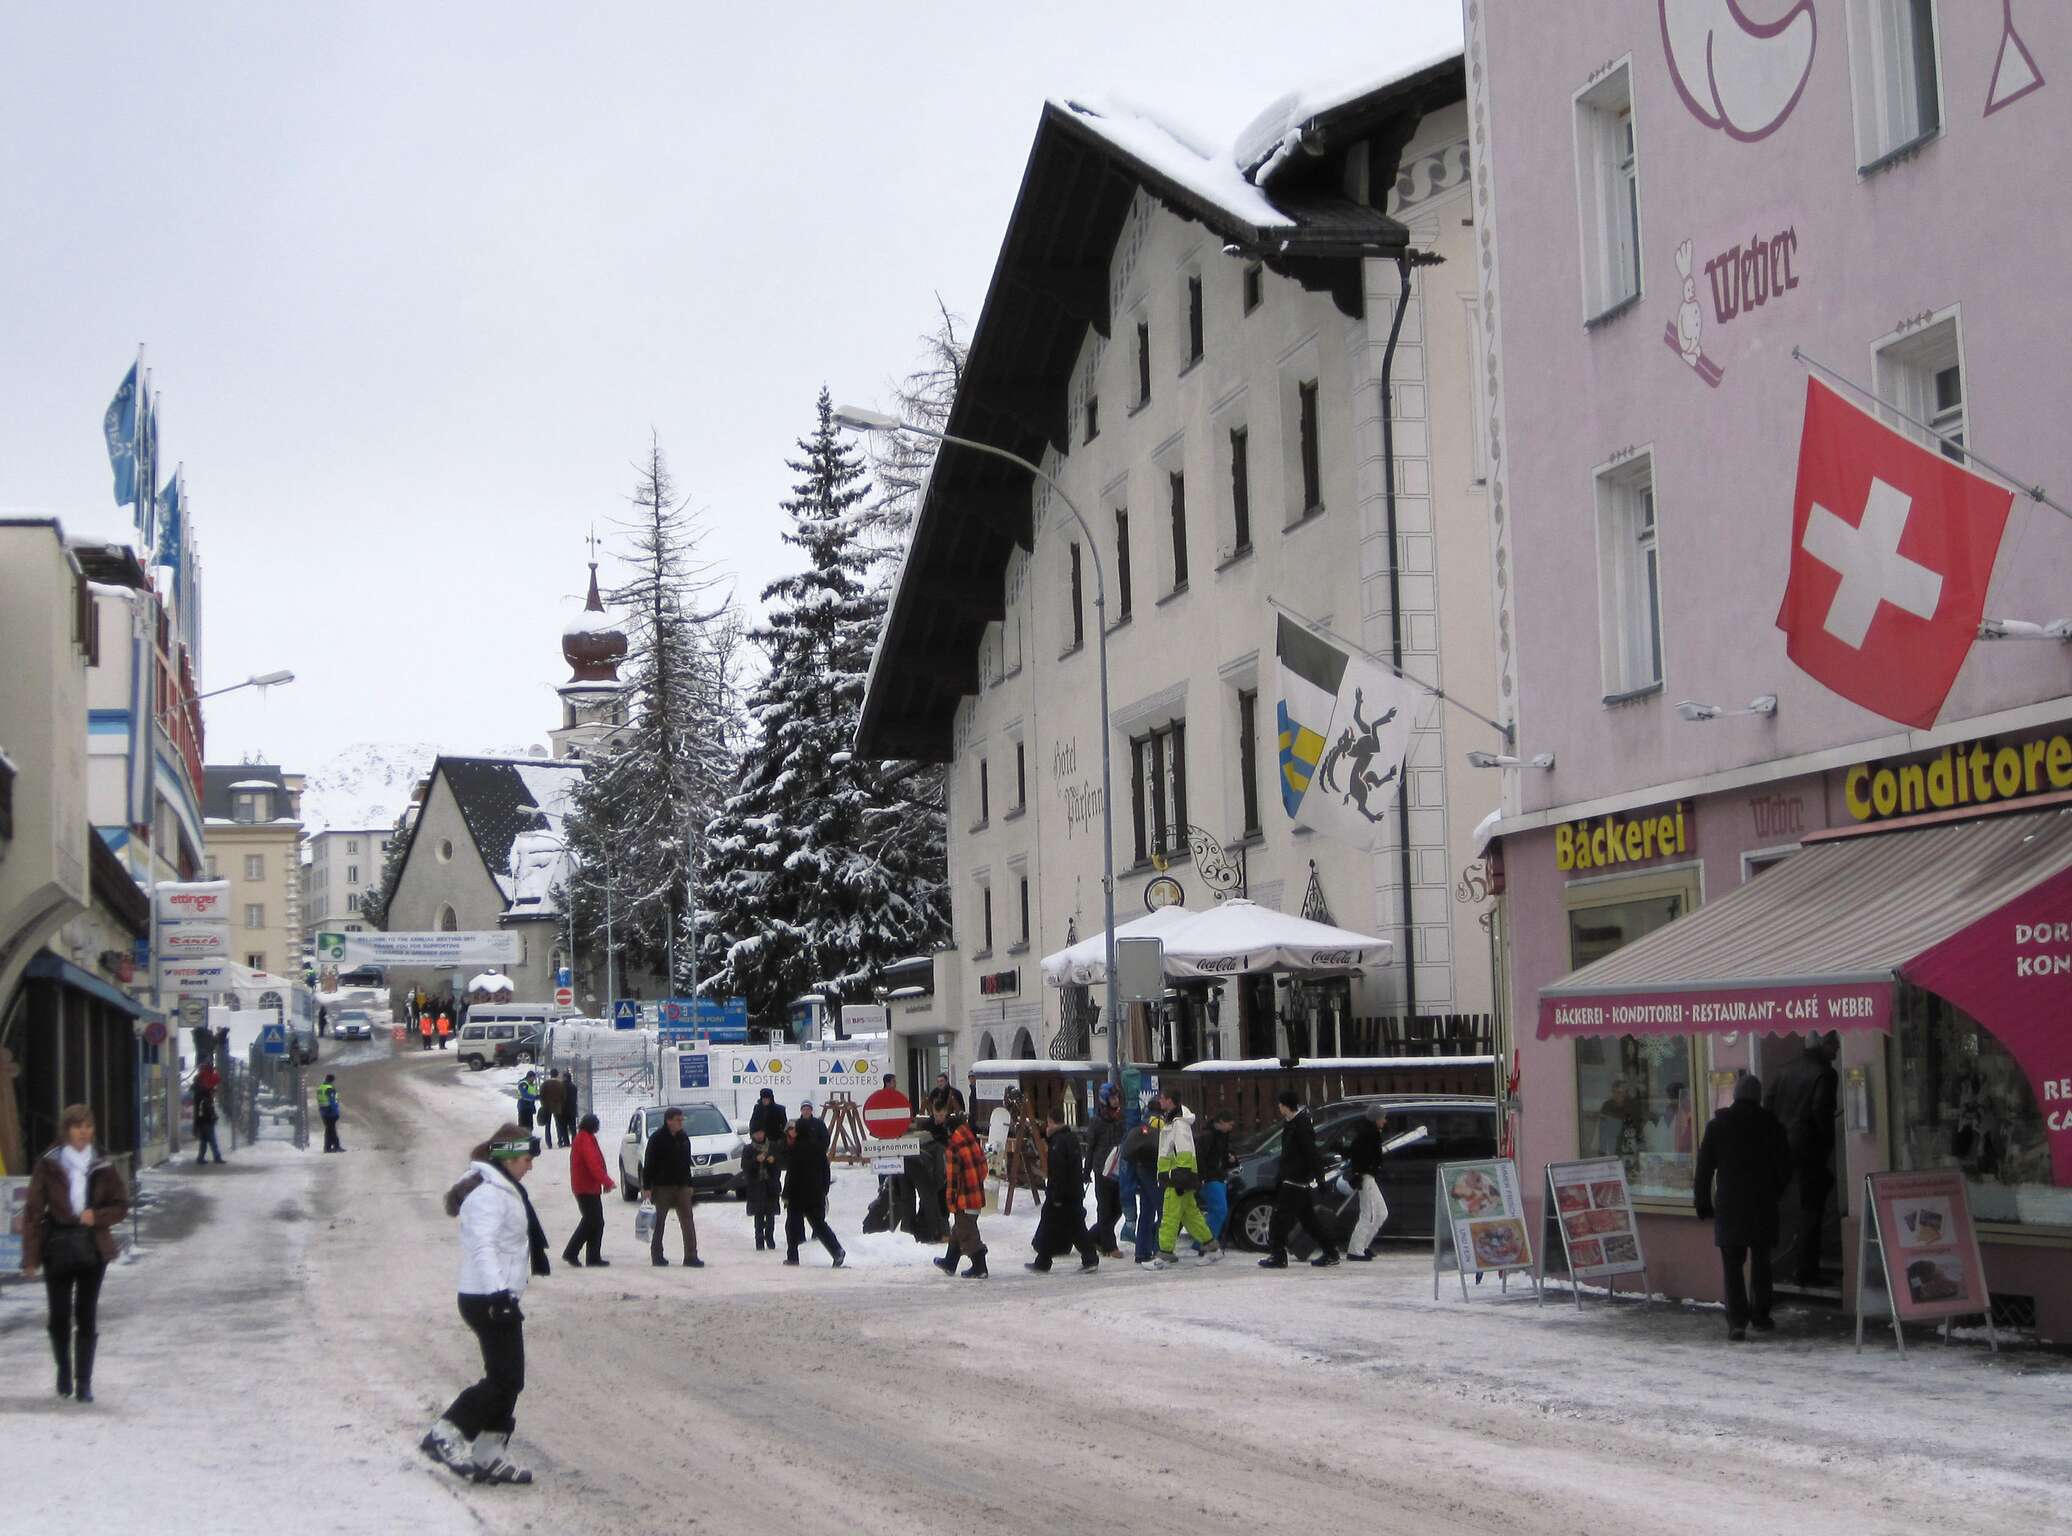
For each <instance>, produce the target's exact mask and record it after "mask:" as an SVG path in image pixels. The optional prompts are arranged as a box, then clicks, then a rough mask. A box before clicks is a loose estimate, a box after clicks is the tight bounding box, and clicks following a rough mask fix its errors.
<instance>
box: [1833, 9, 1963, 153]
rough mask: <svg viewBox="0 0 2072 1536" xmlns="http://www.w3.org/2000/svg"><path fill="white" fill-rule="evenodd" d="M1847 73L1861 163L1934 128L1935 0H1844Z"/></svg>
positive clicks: (1938, 123)
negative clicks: (1852, 93)
mask: <svg viewBox="0 0 2072 1536" xmlns="http://www.w3.org/2000/svg"><path fill="white" fill-rule="evenodd" d="M1849 74H1850V78H1851V80H1852V82H1853V85H1854V89H1855V94H1856V163H1857V165H1858V167H1860V168H1861V169H1863V170H1870V169H1872V168H1874V167H1875V166H1877V165H1879V164H1880V163H1881V162H1883V161H1884V160H1886V159H1887V158H1888V157H1890V156H1892V155H1894V154H1897V153H1898V152H1899V151H1901V150H1903V149H1907V148H1909V147H1910V146H1912V145H1915V144H1918V143H1919V142H1921V140H1923V139H1927V138H1932V137H1933V136H1934V135H1935V134H1936V133H1938V132H1939V131H1940V130H1941V128H1942V79H1941V71H1940V70H1939V69H1938V68H1937V66H1936V35H1935V0H1849Z"/></svg>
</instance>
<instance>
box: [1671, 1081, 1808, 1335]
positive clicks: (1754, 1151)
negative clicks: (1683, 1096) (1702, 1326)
mask: <svg viewBox="0 0 2072 1536" xmlns="http://www.w3.org/2000/svg"><path fill="white" fill-rule="evenodd" d="M1762 1101H1763V1085H1762V1084H1761V1083H1760V1082H1758V1081H1757V1080H1756V1079H1755V1078H1753V1077H1749V1076H1746V1075H1744V1076H1743V1077H1742V1078H1741V1080H1740V1081H1739V1082H1737V1083H1736V1084H1735V1085H1734V1102H1733V1103H1732V1104H1729V1105H1728V1106H1727V1107H1726V1108H1725V1109H1723V1110H1721V1111H1720V1112H1719V1113H1718V1114H1716V1115H1714V1116H1713V1117H1712V1123H1711V1124H1710V1125H1708V1126H1706V1127H1705V1139H1704V1140H1703V1141H1701V1142H1700V1143H1699V1144H1698V1172H1697V1178H1696V1180H1695V1186H1696V1187H1695V1189H1694V1191H1693V1194H1694V1196H1695V1199H1696V1203H1697V1208H1698V1215H1699V1217H1700V1218H1701V1219H1703V1218H1705V1217H1708V1216H1709V1217H1711V1218H1712V1240H1713V1242H1714V1243H1715V1244H1716V1245H1717V1246H1718V1248H1719V1258H1720V1268H1721V1270H1722V1271H1723V1272H1724V1274H1725V1276H1726V1291H1727V1337H1728V1338H1729V1339H1730V1340H1732V1341H1733V1342H1735V1343H1737V1344H1738V1343H1740V1342H1741V1340H1743V1339H1745V1338H1747V1337H1748V1330H1749V1327H1750V1325H1751V1324H1752V1325H1753V1326H1754V1327H1755V1330H1756V1331H1757V1332H1758V1333H1768V1332H1769V1331H1770V1330H1771V1329H1772V1328H1774V1327H1775V1326H1776V1324H1775V1323H1773V1322H1771V1321H1770V1250H1771V1249H1772V1248H1774V1247H1776V1246H1777V1201H1778V1198H1779V1197H1780V1196H1781V1195H1783V1193H1784V1186H1785V1185H1786V1184H1787V1183H1789V1182H1790V1181H1791V1147H1790V1145H1789V1143H1788V1142H1787V1140H1786V1138H1785V1134H1784V1127H1783V1126H1782V1125H1780V1124H1778V1122H1777V1117H1776V1116H1775V1115H1773V1114H1771V1113H1770V1111H1769V1110H1767V1109H1765V1108H1764V1107H1763V1102H1762ZM1715 1186H1716V1187H1715ZM1744 1266H1745V1267H1746V1269H1747V1277H1746V1279H1745V1280H1744V1278H1743V1275H1742V1270H1743V1268H1744Z"/></svg>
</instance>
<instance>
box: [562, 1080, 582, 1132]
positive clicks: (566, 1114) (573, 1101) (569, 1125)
mask: <svg viewBox="0 0 2072 1536" xmlns="http://www.w3.org/2000/svg"><path fill="white" fill-rule="evenodd" d="M581 1097H582V1096H581V1094H580V1093H579V1092H578V1091H577V1089H576V1073H575V1068H573V1067H570V1068H569V1069H568V1070H567V1071H565V1072H563V1073H562V1074H561V1144H562V1145H563V1146H564V1147H568V1146H573V1145H575V1139H576V1122H577V1121H578V1120H580V1119H582V1118H583V1117H582V1114H581V1105H580V1104H579V1102H578V1101H579V1100H580V1098H581Z"/></svg>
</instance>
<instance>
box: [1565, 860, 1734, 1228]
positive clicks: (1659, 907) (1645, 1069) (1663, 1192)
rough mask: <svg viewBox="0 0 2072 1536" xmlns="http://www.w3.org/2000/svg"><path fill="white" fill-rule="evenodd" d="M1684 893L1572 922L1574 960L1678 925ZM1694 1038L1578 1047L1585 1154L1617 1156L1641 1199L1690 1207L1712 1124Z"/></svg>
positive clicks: (1587, 1041)
mask: <svg viewBox="0 0 2072 1536" xmlns="http://www.w3.org/2000/svg"><path fill="white" fill-rule="evenodd" d="M1688 902H1689V897H1688V896H1687V895H1686V894H1683V893H1669V894H1663V895H1650V896H1637V897H1630V898H1628V899H1626V900H1614V901H1608V902H1605V903H1602V904H1600V905H1596V906H1576V907H1574V908H1572V909H1571V911H1570V912H1569V915H1568V921H1569V961H1570V964H1571V965H1572V966H1575V967H1577V968H1580V967H1582V966H1585V965H1588V964H1589V963H1590V962H1591V961H1593V960H1598V959H1601V958H1603V957H1604V956H1605V955H1608V954H1610V953H1612V951H1614V950H1617V949H1621V948H1624V947H1625V946H1626V945H1628V944H1631V943H1632V942H1633V941H1634V940H1635V939H1638V938H1641V937H1643V936H1644V935H1646V934H1649V933H1652V932H1654V931H1655V930H1656V929H1657V928H1660V927H1663V926H1665V925H1666V924H1668V923H1671V922H1674V921H1675V920H1676V919H1677V918H1678V917H1680V916H1682V915H1683V913H1684V911H1685V910H1686V909H1687V905H1688ZM1691 1042H1692V1037H1691V1036H1689V1035H1619V1036H1605V1037H1595V1036H1592V1037H1586V1038H1584V1039H1580V1040H1578V1041H1576V1151H1577V1154H1578V1155H1579V1156H1582V1157H1616V1158H1618V1159H1619V1160H1620V1161H1621V1162H1622V1163H1624V1164H1625V1165H1626V1181H1627V1183H1628V1184H1629V1185H1630V1186H1631V1187H1632V1191H1633V1197H1634V1198H1635V1199H1636V1200H1659V1201H1668V1202H1673V1203H1676V1204H1683V1203H1685V1202H1688V1201H1689V1200H1690V1198H1691V1185H1692V1182H1693V1178H1694V1175H1695V1172H1696V1168H1697V1161H1698V1159H1697V1151H1698V1134H1699V1131H1700V1130H1701V1129H1702V1126H1703V1122H1704V1120H1705V1118H1706V1115H1705V1112H1704V1110H1703V1107H1702V1104H1701V1102H1700V1099H1701V1094H1700V1092H1699V1089H1698V1088H1697V1087H1696V1086H1694V1085H1695V1084H1696V1083H1697V1081H1698V1080H1697V1077H1696V1074H1695V1073H1694V1072H1693V1070H1692V1066H1691V1063H1692V1059H1693V1058H1692V1052H1691Z"/></svg>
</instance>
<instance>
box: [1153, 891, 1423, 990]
mask: <svg viewBox="0 0 2072 1536" xmlns="http://www.w3.org/2000/svg"><path fill="white" fill-rule="evenodd" d="M1160 937H1161V938H1163V939H1164V940H1165V968H1166V975H1168V976H1172V977H1189V976H1198V977H1206V978H1215V977H1221V976H1241V975H1245V974H1247V973H1249V972H1252V971H1286V972H1288V973H1290V974H1291V975H1296V976H1302V975H1314V974H1316V973H1318V972H1320V971H1350V970H1356V969H1363V968H1365V967H1368V966H1376V965H1381V964H1383V963H1385V962H1386V961H1387V960H1388V957H1389V950H1390V944H1389V941H1388V940H1387V939H1377V938H1374V937H1372V936H1371V935H1369V934H1364V933H1354V932H1353V931H1352V930H1351V929H1349V928H1334V927H1332V926H1331V925H1330V924H1329V923H1314V922H1311V921H1310V920H1309V919H1308V918H1306V917H1298V916H1296V915H1294V914H1293V913H1288V912H1276V911H1275V910H1274V909H1273V908H1271V907H1262V906H1260V905H1259V904H1258V903H1257V902H1251V901H1244V900H1232V901H1226V902H1223V903H1222V904H1221V905H1219V906H1215V907H1211V908H1209V909H1208V910H1207V911H1204V912H1196V913H1193V914H1190V917H1189V920H1188V921H1187V922H1185V923H1183V924H1180V925H1178V926H1176V927H1175V928H1173V929H1172V930H1171V931H1170V932H1167V933H1163V934H1161V935H1160Z"/></svg>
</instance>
